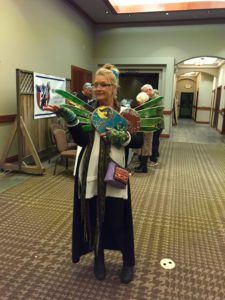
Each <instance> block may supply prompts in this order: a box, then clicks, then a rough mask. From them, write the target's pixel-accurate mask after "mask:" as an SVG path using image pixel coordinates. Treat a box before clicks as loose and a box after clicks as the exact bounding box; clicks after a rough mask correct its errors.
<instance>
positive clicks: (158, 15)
mask: <svg viewBox="0 0 225 300" xmlns="http://www.w3.org/2000/svg"><path fill="white" fill-rule="evenodd" d="M63 1H65V2H67V3H69V4H70V5H71V6H73V7H75V8H76V9H77V10H78V11H79V12H80V13H81V14H82V15H83V16H86V17H87V18H88V19H89V20H90V21H91V22H92V23H93V24H95V25H103V26H104V25H105V26H106V25H109V26H129V27H130V26H135V27H138V26H167V25H189V24H224V23H225V1H221V0H220V1H202V0H200V1H197V2H205V3H208V4H209V3H210V2H211V3H214V4H215V3H221V5H220V4H218V5H220V6H218V5H217V6H214V7H224V8H220V9H219V8H216V9H214V8H212V7H213V6H212V5H211V8H204V9H194V10H193V9H192V10H175V7H174V6H169V7H168V6H167V7H166V6H165V7H164V9H165V10H164V11H157V12H143V13H129V10H126V11H128V13H120V14H118V13H116V10H115V9H114V8H113V7H112V5H111V4H110V1H107V0H63ZM149 1H151V2H153V1H152V0H149ZM176 1H178V0H176ZM176 1H175V0H171V1H164V2H176ZM111 2H113V1H111ZM114 2H115V1H114ZM130 2H131V1H130ZM140 2H142V1H140V0H136V2H135V1H134V3H135V4H136V3H140ZM154 2H155V3H157V2H159V1H154ZM160 2H162V1H160ZM179 2H180V1H179ZM184 2H185V1H184ZM186 2H187V1H186ZM191 2H193V0H192V1H191ZM194 2H196V1H194ZM136 6H139V5H136ZM133 7H134V6H133ZM147 7H149V5H148V6H144V5H142V8H143V9H144V10H146V8H147ZM170 7H172V8H173V9H174V10H173V11H170V10H169V11H168V10H166V9H170ZM180 7H181V6H180ZM182 7H183V8H186V9H187V7H188V6H182ZM199 7H204V6H200V5H199V6H197V8H199ZM209 7H210V6H209ZM189 8H190V6H189Z"/></svg>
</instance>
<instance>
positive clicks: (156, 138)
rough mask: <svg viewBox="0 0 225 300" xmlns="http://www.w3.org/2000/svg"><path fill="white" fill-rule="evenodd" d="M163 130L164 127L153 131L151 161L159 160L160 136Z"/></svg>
mask: <svg viewBox="0 0 225 300" xmlns="http://www.w3.org/2000/svg"><path fill="white" fill-rule="evenodd" d="M161 132H162V128H161V129H159V130H157V131H154V132H153V138H152V155H151V156H150V159H151V161H154V162H157V160H158V156H159V138H160V134H161Z"/></svg>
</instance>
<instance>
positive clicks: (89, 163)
mask: <svg viewBox="0 0 225 300" xmlns="http://www.w3.org/2000/svg"><path fill="white" fill-rule="evenodd" d="M118 76H119V71H118V69H117V68H116V67H115V66H113V65H110V64H106V65H104V66H103V67H101V68H100V69H98V70H97V71H96V74H95V80H94V83H93V87H94V92H95V96H96V99H97V101H98V106H109V107H112V108H114V109H115V110H117V111H119V105H118V102H117V100H116V99H117V90H118V86H119V81H118ZM45 109H46V110H50V111H53V112H55V113H56V114H58V115H60V116H62V117H63V118H64V119H65V120H66V122H67V126H68V128H69V130H70V132H71V134H72V136H73V138H74V141H75V143H77V144H78V145H79V146H81V147H82V150H81V153H80V155H79V157H78V162H77V168H76V174H75V191H74V210H73V231H72V261H73V262H74V263H78V262H79V260H80V258H81V257H82V256H83V255H85V254H87V253H89V252H92V251H93V252H94V268H93V271H94V275H95V277H96V279H98V280H103V279H104V278H105V276H106V267H105V259H104V257H105V252H104V250H105V249H110V250H116V251H120V252H121V254H122V268H121V273H120V279H121V282H122V283H125V284H127V283H129V282H130V281H132V280H133V276H134V264H135V256H134V234H133V221H132V209H131V193H130V185H129V180H128V184H127V185H126V187H125V189H119V188H118V187H113V186H111V185H110V184H108V183H105V181H104V178H105V175H106V171H107V168H108V163H109V161H110V159H111V160H113V161H115V162H116V163H118V164H119V165H120V166H122V167H126V164H127V157H128V151H129V148H130V147H131V148H140V147H141V146H142V144H143V136H142V135H139V134H136V135H131V134H129V132H127V131H121V130H117V129H113V128H108V129H107V130H106V133H104V134H102V135H100V134H99V132H98V131H96V130H95V129H94V128H93V131H92V132H91V133H87V132H84V131H83V130H82V127H81V124H80V123H79V120H78V118H77V116H76V115H75V114H74V113H73V112H72V111H70V110H68V109H66V108H64V107H59V106H56V105H53V106H50V105H49V106H47V107H45Z"/></svg>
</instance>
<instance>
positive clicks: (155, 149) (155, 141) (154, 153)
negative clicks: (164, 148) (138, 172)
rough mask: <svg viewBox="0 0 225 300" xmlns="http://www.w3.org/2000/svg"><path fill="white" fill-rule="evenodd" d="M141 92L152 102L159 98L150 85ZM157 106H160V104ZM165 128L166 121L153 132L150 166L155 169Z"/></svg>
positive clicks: (146, 85)
mask: <svg viewBox="0 0 225 300" xmlns="http://www.w3.org/2000/svg"><path fill="white" fill-rule="evenodd" d="M141 91H143V92H145V93H146V94H147V95H148V96H149V99H150V101H151V100H153V99H155V98H157V97H158V96H159V95H158V93H157V91H156V90H154V89H153V87H152V86H151V85H150V84H145V85H143V86H142V87H141ZM157 105H160V104H159V103H158V104H157ZM162 117H163V115H162ZM163 128H164V121H163V122H162V123H161V124H160V127H159V129H158V130H156V131H154V132H153V137H152V145H151V155H150V166H151V167H154V166H157V165H158V157H159V143H160V134H161V132H162V131H163Z"/></svg>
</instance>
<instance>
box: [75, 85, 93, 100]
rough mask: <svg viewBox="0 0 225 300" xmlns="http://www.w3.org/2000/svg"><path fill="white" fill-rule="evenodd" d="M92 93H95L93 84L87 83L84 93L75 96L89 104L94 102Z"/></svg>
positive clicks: (84, 86)
mask: <svg viewBox="0 0 225 300" xmlns="http://www.w3.org/2000/svg"><path fill="white" fill-rule="evenodd" d="M92 91H93V88H92V84H91V83H89V82H86V83H85V84H84V85H83V87H82V91H81V92H78V93H75V96H77V97H78V98H79V99H81V100H83V101H85V102H86V103H89V102H90V101H91V100H92Z"/></svg>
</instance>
